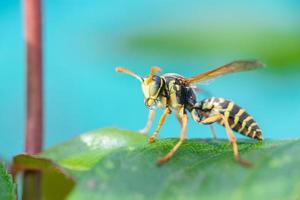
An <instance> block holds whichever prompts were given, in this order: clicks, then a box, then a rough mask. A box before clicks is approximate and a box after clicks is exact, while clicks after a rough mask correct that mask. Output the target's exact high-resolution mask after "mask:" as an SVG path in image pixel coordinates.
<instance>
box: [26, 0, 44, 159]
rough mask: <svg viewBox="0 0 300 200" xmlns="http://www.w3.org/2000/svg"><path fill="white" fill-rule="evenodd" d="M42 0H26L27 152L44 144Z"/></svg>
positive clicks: (37, 150)
mask: <svg viewBox="0 0 300 200" xmlns="http://www.w3.org/2000/svg"><path fill="white" fill-rule="evenodd" d="M41 6H42V5H41V0H24V8H25V41H26V53H27V121H26V142H25V152H26V153H28V154H36V153H39V152H41V150H42V145H43V94H42V89H43V83H42V9H41Z"/></svg>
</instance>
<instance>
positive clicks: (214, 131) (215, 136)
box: [209, 125, 217, 140]
mask: <svg viewBox="0 0 300 200" xmlns="http://www.w3.org/2000/svg"><path fill="white" fill-rule="evenodd" d="M209 127H210V131H211V134H212V138H213V139H214V140H215V139H217V133H216V130H215V127H214V126H213V125H210V126H209Z"/></svg>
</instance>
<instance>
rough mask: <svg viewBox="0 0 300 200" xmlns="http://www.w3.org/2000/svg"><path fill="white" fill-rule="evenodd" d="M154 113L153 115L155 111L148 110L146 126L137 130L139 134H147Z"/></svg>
mask: <svg viewBox="0 0 300 200" xmlns="http://www.w3.org/2000/svg"><path fill="white" fill-rule="evenodd" d="M154 115H155V111H154V110H150V111H149V115H148V121H147V124H146V126H145V127H144V128H143V129H141V130H139V132H140V133H141V134H145V135H147V133H148V131H149V129H150V128H151V125H152V122H153V119H154Z"/></svg>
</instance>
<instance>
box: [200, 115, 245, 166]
mask: <svg viewBox="0 0 300 200" xmlns="http://www.w3.org/2000/svg"><path fill="white" fill-rule="evenodd" d="M219 120H223V122H224V126H225V129H226V133H227V136H228V139H229V142H230V144H231V145H232V149H233V155H234V159H235V160H236V161H237V162H238V163H240V164H241V165H243V166H246V167H250V166H251V163H250V162H248V161H245V160H242V159H241V158H240V154H239V150H238V145H237V143H236V138H235V137H234V135H233V133H232V130H231V128H230V125H229V123H228V120H227V119H226V117H225V116H224V115H222V114H216V115H213V116H211V117H208V118H206V119H204V120H203V121H202V122H201V123H202V124H210V123H213V122H217V121H219Z"/></svg>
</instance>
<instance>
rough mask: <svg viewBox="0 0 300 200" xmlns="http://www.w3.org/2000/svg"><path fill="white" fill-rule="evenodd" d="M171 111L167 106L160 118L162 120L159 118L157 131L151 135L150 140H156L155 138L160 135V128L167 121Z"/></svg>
mask: <svg viewBox="0 0 300 200" xmlns="http://www.w3.org/2000/svg"><path fill="white" fill-rule="evenodd" d="M170 113H171V110H170V108H166V109H165V110H164V113H163V115H162V116H161V118H160V120H159V122H158V125H157V127H156V129H155V131H154V132H153V134H152V135H151V136H150V137H149V142H154V141H155V139H156V137H157V135H158V133H159V131H160V128H161V127H162V125H163V124H164V122H165V120H166V118H167V116H168V115H169V114H170Z"/></svg>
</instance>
